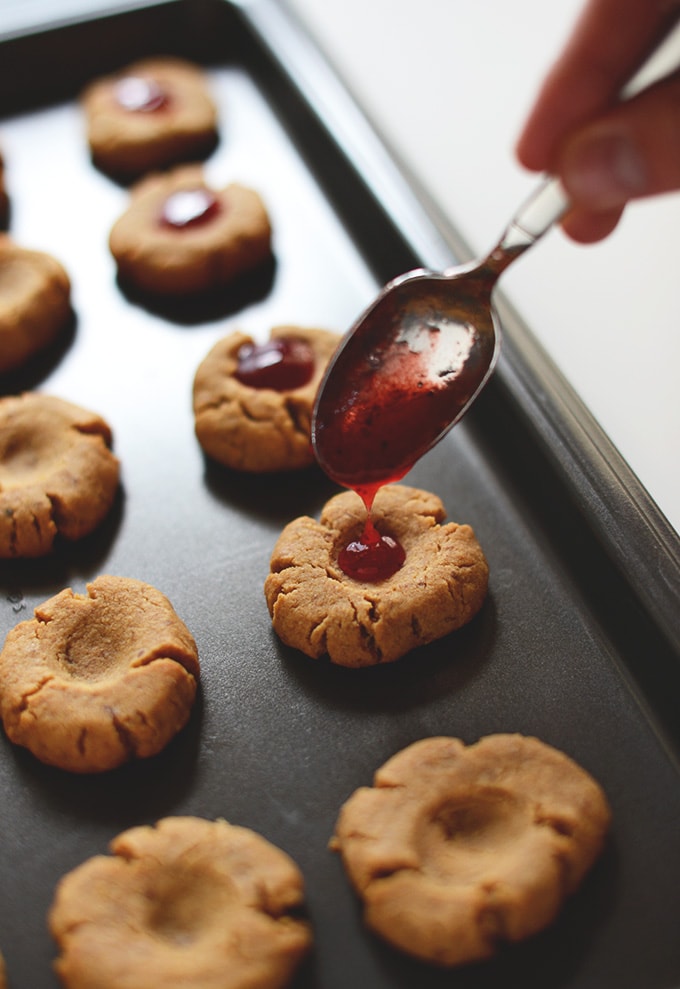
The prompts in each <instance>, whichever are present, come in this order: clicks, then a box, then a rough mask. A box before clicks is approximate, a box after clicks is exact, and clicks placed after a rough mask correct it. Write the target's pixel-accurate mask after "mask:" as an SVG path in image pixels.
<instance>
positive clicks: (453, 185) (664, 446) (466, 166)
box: [286, 0, 680, 531]
mask: <svg viewBox="0 0 680 989" xmlns="http://www.w3.org/2000/svg"><path fill="white" fill-rule="evenodd" d="M286 2H287V3H288V6H289V8H291V9H292V10H293V11H294V12H295V13H296V14H297V15H299V16H300V17H301V18H302V19H303V21H304V22H305V24H306V25H307V27H308V28H309V30H310V32H311V33H312V34H313V36H314V37H315V38H316V40H317V41H318V42H319V43H320V44H321V46H322V48H323V49H324V51H325V52H326V53H327V55H328V57H329V60H330V61H331V63H332V64H333V65H334V67H335V68H336V69H337V70H338V72H339V74H340V76H341V78H342V79H343V80H344V82H345V83H346V85H347V86H348V88H349V89H350V91H351V92H352V93H353V95H354V96H355V98H356V99H357V101H358V102H359V103H360V105H361V106H362V108H363V110H364V111H365V113H366V114H367V116H368V117H369V119H370V120H371V122H372V123H373V124H374V125H375V127H376V128H377V129H378V131H379V132H380V133H381V134H382V136H383V137H384V139H385V140H386V141H387V143H388V145H389V146H390V147H391V148H392V150H393V151H394V152H395V153H396V155H397V157H398V158H399V159H401V160H402V161H403V162H404V163H405V164H406V166H407V167H408V168H409V169H410V170H411V171H413V172H414V173H415V175H416V176H417V177H418V179H419V180H420V182H421V183H422V185H423V186H424V187H425V189H426V190H427V191H428V192H429V194H430V195H432V197H433V198H434V200H435V202H436V203H437V204H438V206H439V207H440V208H442V209H443V211H444V213H445V215H446V216H447V217H448V218H449V219H450V220H451V222H452V223H453V224H454V225H455V226H456V227H457V228H458V230H459V231H460V233H461V235H462V236H463V238H464V239H465V240H466V242H467V243H468V244H469V246H470V247H471V248H472V249H473V251H474V252H475V253H483V252H485V251H487V250H488V249H489V248H490V247H491V246H493V244H494V243H495V242H496V240H497V238H498V236H499V235H500V233H501V232H502V229H503V228H504V226H505V224H506V222H507V220H509V219H510V216H511V215H512V214H513V213H514V211H515V209H516V207H517V206H518V205H519V203H520V202H521V201H522V200H523V198H524V197H525V196H526V194H527V193H528V192H530V191H531V189H532V188H533V185H534V183H535V181H536V180H535V177H533V176H531V175H529V174H528V173H526V172H525V171H523V170H522V169H521V168H520V167H519V166H518V165H517V163H516V161H515V159H514V152H513V149H514V144H515V140H516V137H517V135H518V133H519V131H520V128H521V126H522V123H523V120H524V117H525V115H526V113H527V111H528V109H529V107H530V105H531V103H532V101H533V98H534V95H535V92H536V89H537V87H538V85H539V83H540V81H541V79H542V78H543V75H544V73H545V71H546V70H547V68H548V67H549V65H550V63H551V61H552V59H553V58H554V57H555V55H556V54H557V52H558V50H559V48H560V47H561V44H562V42H563V41H564V39H565V38H566V35H567V33H568V31H569V29H570V27H571V25H572V23H573V22H574V20H575V18H576V16H577V14H578V12H579V10H580V7H581V0H549V2H546V0H417V2H416V0H286ZM612 29H613V30H615V25H614V26H613V28H612ZM678 40H680V38H679V39H678ZM678 49H680V45H677V46H675V48H674V49H672V50H671V52H670V53H666V56H665V57H666V58H670V59H673V58H675V59H676V60H677V62H676V64H677V63H680V51H679V50H678ZM679 237H680V194H673V195H669V196H664V197H661V198H658V199H655V200H647V201H645V202H641V203H637V204H635V205H634V206H633V207H631V208H629V210H628V212H627V214H626V216H625V217H624V220H623V222H622V223H621V224H620V226H619V228H618V229H617V231H616V232H615V233H614V234H613V235H612V236H610V237H609V238H608V239H607V240H606V241H603V242H601V243H600V244H598V245H591V246H588V247H583V246H578V245H576V244H574V243H572V242H571V241H569V240H568V239H567V238H566V237H565V236H564V235H563V234H562V232H561V231H560V230H555V231H552V232H551V233H550V234H548V236H547V237H546V238H545V239H544V240H543V241H542V242H541V243H540V244H539V245H538V246H537V247H535V248H534V249H533V250H532V251H530V252H529V254H528V255H526V256H525V257H524V258H522V259H521V260H520V261H518V262H517V263H516V264H515V265H514V266H513V267H512V268H511V269H510V270H509V271H508V272H507V274H505V275H504V276H503V279H502V284H501V286H500V289H501V291H502V293H503V294H504V295H505V296H506V298H508V299H509V301H510V302H511V303H512V304H513V305H514V306H515V308H516V309H517V310H518V311H519V313H520V315H521V316H522V317H523V318H524V319H525V321H526V322H527V323H528V325H529V326H530V328H531V330H532V331H533V333H534V335H535V336H536V337H537V338H538V339H539V340H540V341H541V343H542V344H543V346H544V347H545V349H546V350H547V351H548V353H549V354H550V356H551V357H552V358H553V360H554V361H555V362H556V363H557V365H558V366H559V368H560V369H561V370H562V372H563V373H564V374H565V375H566V377H567V378H568V380H569V381H570V382H571V384H572V386H573V387H574V388H575V390H576V391H577V392H578V394H579V395H580V396H581V398H582V400H583V401H584V402H585V404H586V405H587V406H588V408H589V409H590V411H591V412H592V414H593V415H594V416H595V418H596V419H597V420H598V421H599V423H600V425H601V426H602V428H603V429H604V430H605V432H606V433H607V434H608V436H609V438H610V439H611V440H612V442H613V443H614V444H615V445H616V446H617V447H618V449H619V451H620V452H621V454H622V455H623V457H624V458H625V459H626V460H627V462H628V464H629V465H630V466H631V468H632V469H633V470H634V471H635V473H636V474H637V476H638V478H639V479H640V480H641V482H642V483H643V484H644V485H645V487H646V488H647V490H648V491H649V493H650V494H651V496H652V498H654V500H655V501H656V503H657V505H658V506H659V508H660V509H661V510H662V511H663V512H664V513H665V515H666V516H667V518H668V519H669V521H670V522H671V523H672V525H673V526H674V527H675V529H676V530H678V531H680V462H679V461H680V458H679V456H678V446H679V441H680V247H679V246H678V240H679Z"/></svg>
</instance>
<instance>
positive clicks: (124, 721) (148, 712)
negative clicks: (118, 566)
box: [0, 576, 199, 773]
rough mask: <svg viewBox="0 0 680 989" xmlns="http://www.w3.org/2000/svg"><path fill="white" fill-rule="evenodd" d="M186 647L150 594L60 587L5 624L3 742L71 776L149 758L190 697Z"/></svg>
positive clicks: (129, 587)
mask: <svg viewBox="0 0 680 989" xmlns="http://www.w3.org/2000/svg"><path fill="white" fill-rule="evenodd" d="M198 676H199V662H198V652H197V649H196V643H195V642H194V640H193V638H192V636H191V634H190V632H189V631H188V629H187V627H186V625H185V624H184V622H182V621H181V619H180V618H179V617H178V616H177V614H176V613H175V611H174V609H173V607H172V605H171V604H170V602H169V601H168V599H167V598H166V597H165V595H164V594H161V592H160V591H157V590H156V589H155V588H154V587H151V586H150V585H149V584H145V583H143V582H142V581H140V580H133V579H132V578H130V577H111V576H101V577H97V579H96V580H94V581H93V582H92V583H91V584H88V585H87V594H74V593H73V591H72V590H71V589H70V588H66V590H63V591H61V592H60V593H59V594H56V595H55V596H54V597H52V598H50V599H49V600H48V601H45V602H44V604H42V605H40V606H39V607H37V608H36V609H35V617H34V618H33V619H31V620H29V621H24V622H21V623H20V624H19V625H17V626H16V627H15V628H14V629H12V630H11V631H10V632H9V634H8V635H7V638H6V640H5V644H4V647H3V649H2V652H0V715H1V716H2V721H3V724H4V726H5V731H6V733H7V736H8V737H9V739H10V740H11V741H12V742H14V743H15V744H17V745H23V746H25V747H26V748H27V749H29V750H30V751H31V752H32V753H33V754H34V755H35V756H36V757H37V758H38V759H40V760H41V761H42V762H45V763H48V764H49V765H53V766H59V767H60V768H61V769H66V770H69V771H70V772H74V773H96V772H103V771H105V770H108V769H113V768H114V767H115V766H119V765H121V764H122V763H124V762H128V761H129V760H130V759H133V758H138V759H143V758H147V757H148V756H153V755H156V753H158V752H160V751H161V749H162V748H164V746H165V745H167V743H168V742H169V741H170V739H171V738H172V737H173V736H174V735H176V734H177V732H178V731H179V730H180V729H181V728H183V727H184V725H185V724H186V722H187V721H188V719H189V714H190V713H191V708H192V705H193V703H194V699H195V697H196V690H197V680H198Z"/></svg>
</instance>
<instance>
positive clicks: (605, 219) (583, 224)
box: [561, 206, 624, 244]
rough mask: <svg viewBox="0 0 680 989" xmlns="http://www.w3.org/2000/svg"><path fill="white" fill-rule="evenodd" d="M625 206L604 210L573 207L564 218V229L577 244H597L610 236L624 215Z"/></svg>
mask: <svg viewBox="0 0 680 989" xmlns="http://www.w3.org/2000/svg"><path fill="white" fill-rule="evenodd" d="M623 211H624V207H622V206H621V207H617V208H616V209H611V210H606V211H602V212H597V213H593V212H589V211H586V210H580V209H573V210H571V211H570V212H569V213H567V214H566V216H565V217H564V218H563V220H562V224H561V226H562V229H563V230H564V232H565V234H566V235H567V237H569V239H570V240H573V241H575V242H576V243H577V244H595V243H597V242H598V241H600V240H604V239H605V237H608V236H609V234H611V233H612V232H613V231H614V230H615V229H616V227H617V226H618V223H619V221H620V219H621V216H622V215H623Z"/></svg>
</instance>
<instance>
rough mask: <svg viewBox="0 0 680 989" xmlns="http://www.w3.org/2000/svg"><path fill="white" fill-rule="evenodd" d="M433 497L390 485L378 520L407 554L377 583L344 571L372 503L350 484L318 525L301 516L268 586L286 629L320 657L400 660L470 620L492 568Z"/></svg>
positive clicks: (276, 621)
mask: <svg viewBox="0 0 680 989" xmlns="http://www.w3.org/2000/svg"><path fill="white" fill-rule="evenodd" d="M445 516H446V512H445V510H444V506H443V504H442V502H441V500H440V499H439V498H438V497H437V496H436V495H434V494H430V493H429V492H427V491H421V490H419V489H418V488H412V487H408V486H407V485H398V484H393V485H387V486H386V487H384V488H381V489H380V491H379V492H378V495H377V498H376V500H375V503H374V506H373V510H372V517H373V520H374V523H375V526H376V528H377V530H378V532H379V533H380V534H381V535H389V536H392V537H393V538H394V539H396V541H397V542H398V543H400V544H401V546H402V547H403V549H404V550H405V552H406V559H405V561H404V563H403V565H402V566H401V568H400V569H399V570H397V572H396V573H395V574H394V575H393V576H392V577H389V578H387V579H386V580H384V581H381V582H379V583H369V582H363V581H358V580H353V579H352V578H350V577H348V576H346V574H345V573H343V571H342V570H341V568H340V566H339V565H338V553H339V551H340V549H342V548H343V547H344V546H345V545H346V544H347V543H348V542H349V541H350V539H355V538H358V537H359V536H360V534H361V532H362V529H363V526H364V522H365V517H366V510H365V508H364V506H363V503H362V501H361V499H360V498H359V497H358V495H356V494H354V493H353V492H351V491H346V492H344V493H343V494H339V495H336V496H335V497H334V498H331V500H330V501H329V502H327V503H326V505H325V506H324V508H323V511H322V513H321V518H320V520H319V521H318V522H317V521H315V520H314V519H312V518H309V517H306V516H303V517H301V518H297V519H295V520H294V521H292V522H290V523H289V524H288V525H287V526H286V527H285V529H284V530H283V532H282V533H281V535H280V537H279V539H278V541H277V543H276V546H275V547H274V551H273V553H272V557H271V561H270V570H271V572H270V573H269V575H268V577H267V579H266V581H265V586H264V591H265V597H266V599H267V606H268V608H269V613H270V615H271V617H272V623H273V626H274V629H275V631H276V633H277V634H278V636H279V637H280V638H281V639H282V640H283V642H285V643H286V645H289V646H292V647H293V648H295V649H299V650H300V651H301V652H304V653H306V654H307V655H308V656H311V657H313V658H315V659H316V658H319V657H321V656H324V655H326V654H327V655H328V657H329V658H330V660H331V661H332V662H333V663H338V664H340V665H341V666H370V665H373V664H376V663H388V662H391V661H392V660H395V659H399V657H400V656H403V655H404V654H405V653H407V652H409V651H410V650H411V649H415V648H416V647H417V646H421V645H424V644H425V643H428V642H432V641H433V640H435V639H439V638H441V637H442V636H444V635H447V634H448V633H449V632H452V631H454V630H455V629H458V628H460V627H461V626H462V625H465V624H466V623H467V622H469V621H470V619H471V618H473V617H474V615H475V614H476V613H477V612H478V611H479V609H480V608H481V606H482V603H483V601H484V598H485V596H486V591H487V581H488V566H487V562H486V559H485V557H484V554H483V552H482V549H481V547H480V545H479V543H478V542H477V540H476V538H475V535H474V532H473V531H472V529H471V528H470V526H468V525H457V524H456V523H455V522H449V523H447V524H443V520H444V518H445Z"/></svg>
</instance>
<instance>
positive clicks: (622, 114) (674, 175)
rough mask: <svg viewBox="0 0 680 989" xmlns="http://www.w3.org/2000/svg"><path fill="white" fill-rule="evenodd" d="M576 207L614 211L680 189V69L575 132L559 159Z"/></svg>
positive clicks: (599, 211) (569, 193)
mask: <svg viewBox="0 0 680 989" xmlns="http://www.w3.org/2000/svg"><path fill="white" fill-rule="evenodd" d="M556 165H557V171H558V172H559V174H560V175H561V178H562V181H563V183H564V186H565V189H566V190H567V193H568V195H569V197H570V199H571V202H572V204H573V206H574V207H575V208H576V209H578V210H581V211H584V210H586V211H589V212H593V213H607V212H608V213H610V214H611V213H612V211H615V210H620V209H621V208H622V207H623V206H624V205H625V204H626V203H627V202H628V201H629V200H631V199H638V198H640V197H642V196H652V195H656V194H658V193H663V192H670V191H672V190H676V189H680V73H675V74H674V75H673V76H671V77H669V78H667V79H664V80H662V81H661V82H659V83H657V84H656V85H654V86H652V87H650V88H649V89H647V90H645V91H644V92H643V93H641V94H640V95H639V96H637V97H635V98H634V99H631V100H628V101H627V102H625V103H621V104H619V105H617V106H616V107H615V108H614V109H613V110H611V111H610V112H609V113H607V114H606V115H604V116H601V117H599V119H598V120H597V121H594V122H593V123H591V124H588V125H586V126H585V127H583V128H581V129H579V130H577V131H576V132H575V133H573V134H572V135H571V136H570V137H569V138H568V139H567V140H566V142H565V144H564V145H563V147H562V149H561V153H560V155H559V158H558V161H557V163H556Z"/></svg>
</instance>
